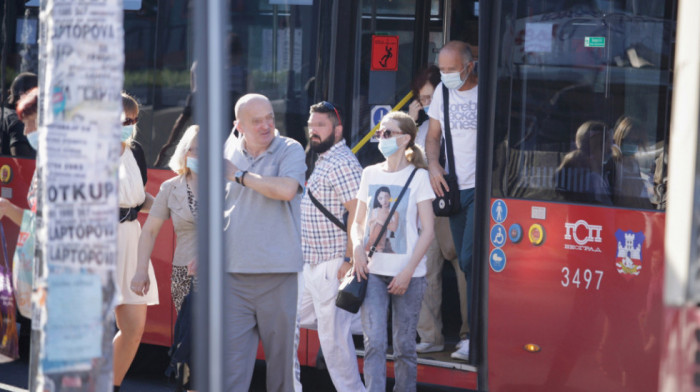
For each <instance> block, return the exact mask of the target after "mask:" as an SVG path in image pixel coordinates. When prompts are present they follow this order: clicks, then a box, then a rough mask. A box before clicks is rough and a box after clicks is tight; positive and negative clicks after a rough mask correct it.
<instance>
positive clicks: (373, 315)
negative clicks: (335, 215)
mask: <svg viewBox="0 0 700 392" xmlns="http://www.w3.org/2000/svg"><path fill="white" fill-rule="evenodd" d="M416 133H417V128H416V123H415V122H414V121H413V119H412V118H411V117H410V116H409V115H407V114H405V113H402V112H391V113H389V114H387V115H386V116H384V118H383V119H382V122H381V128H380V129H379V137H380V139H379V151H380V152H381V153H382V155H384V157H385V158H386V161H384V162H381V163H378V164H376V165H373V166H369V167H367V168H365V169H364V170H363V172H362V179H361V181H360V189H359V191H358V194H357V210H356V213H355V224H354V225H353V231H352V245H353V249H354V263H355V264H354V271H355V274H356V275H357V278H358V279H368V282H367V294H366V296H365V300H364V303H363V304H362V308H361V312H362V330H363V332H364V344H365V362H364V374H365V383H366V386H367V391H370V392H371V391H385V390H386V356H385V355H386V348H387V330H386V325H387V308H388V305H389V302H390V301H391V311H392V324H393V325H392V330H393V348H394V361H395V365H394V369H395V372H396V373H395V374H396V377H395V380H396V385H395V387H394V389H395V390H397V391H407V390H415V385H416V376H417V373H416V372H417V367H416V361H417V354H416V326H417V324H418V313H419V311H420V306H421V301H422V299H423V293H424V291H425V286H426V281H425V273H426V266H425V253H426V251H427V250H428V246H429V245H430V243H431V241H432V239H433V227H434V225H433V223H434V218H435V217H434V215H433V207H432V201H433V199H434V198H435V194H434V193H433V189H432V187H431V186H430V179H429V177H428V171H427V170H426V168H427V164H426V161H425V157H424V155H423V151H422V150H421V148H420V147H419V146H417V145H416V144H415V139H416ZM380 188H387V189H389V190H390V193H389V194H391V195H396V199H395V200H392V203H391V205H392V206H395V210H396V211H397V212H398V215H397V216H398V217H399V218H398V222H397V223H396V230H395V231H394V237H393V238H392V239H391V241H392V242H391V252H390V253H389V252H386V251H385V250H384V249H382V250H380V249H379V247H376V249H375V251H374V252H373V251H370V252H369V253H368V252H367V251H366V250H365V249H366V244H367V242H369V238H370V235H371V232H370V228H369V223H370V222H369V221H370V218H371V217H370V214H371V210H370V209H369V208H368V206H371V205H373V203H374V200H373V198H374V197H375V195H378V194H379V195H382V194H387V192H377V191H378V190H379V189H380ZM404 189H405V190H404ZM402 191H403V195H402ZM390 216H393V214H391V213H388V214H385V221H386V219H389V217H390ZM384 224H385V223H384V222H382V225H384ZM419 228H420V230H419ZM375 237H379V238H381V233H379V234H378V235H375ZM373 245H374V244H370V248H374V246H373ZM368 259H369V260H368Z"/></svg>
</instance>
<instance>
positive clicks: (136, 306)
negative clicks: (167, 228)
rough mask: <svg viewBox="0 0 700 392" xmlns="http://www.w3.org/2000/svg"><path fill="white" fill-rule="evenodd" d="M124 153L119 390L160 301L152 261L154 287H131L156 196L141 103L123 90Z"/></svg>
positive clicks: (116, 345) (119, 263)
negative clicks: (141, 132) (143, 220)
mask: <svg viewBox="0 0 700 392" xmlns="http://www.w3.org/2000/svg"><path fill="white" fill-rule="evenodd" d="M122 104H123V106H124V113H123V114H122V137H121V140H122V155H121V156H120V158H119V228H118V229H119V231H118V252H117V286H118V287H119V290H120V294H121V297H120V299H119V302H118V304H117V307H116V308H115V309H114V313H115V316H116V319H117V328H119V331H117V334H116V335H115V336H114V342H113V344H114V390H115V391H118V390H119V388H120V386H121V383H122V381H123V380H124V376H125V375H126V372H127V371H128V370H129V367H130V366H131V362H132V361H133V360H134V357H135V356H136V350H138V348H139V344H140V343H141V336H142V335H143V330H144V327H145V326H146V309H147V307H148V306H149V305H157V304H158V285H157V284H156V277H155V274H154V272H153V265H152V264H151V263H150V262H149V263H148V276H149V278H150V282H151V288H150V290H149V291H148V292H147V293H143V295H137V294H136V293H134V292H133V291H132V290H131V289H130V285H131V279H132V278H133V277H134V275H135V274H136V269H137V264H138V263H137V260H138V258H137V252H138V243H139V236H140V235H141V224H140V223H139V221H138V220H137V219H136V218H137V217H138V214H139V212H148V210H149V209H150V207H151V204H153V196H151V195H149V194H148V193H146V189H145V186H146V180H147V171H146V170H147V168H146V157H145V154H144V152H143V148H142V147H141V145H140V144H139V143H138V142H136V140H134V135H135V134H136V123H137V122H138V117H139V105H138V103H137V102H136V99H134V98H133V97H132V96H130V95H129V94H127V93H122Z"/></svg>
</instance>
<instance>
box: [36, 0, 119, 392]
mask: <svg viewBox="0 0 700 392" xmlns="http://www.w3.org/2000/svg"><path fill="white" fill-rule="evenodd" d="M122 7H123V3H122V1H120V0H101V1H99V2H69V1H65V0H62V1H61V0H47V1H45V2H42V5H41V11H40V21H41V23H40V25H41V27H40V31H39V34H40V36H41V40H40V56H39V58H40V61H41V62H42V66H41V69H42V72H43V74H42V75H41V76H40V81H39V89H40V96H39V113H40V116H39V117H40V118H39V124H38V129H39V150H38V154H37V177H38V179H39V182H40V184H41V186H40V188H39V190H40V192H39V199H38V214H37V216H38V217H39V216H40V217H41V219H37V227H36V241H37V242H36V246H37V258H36V262H37V268H36V269H35V271H36V275H35V285H34V292H33V294H32V301H33V303H34V308H33V311H32V312H33V322H32V328H33V329H36V330H37V331H39V333H38V337H33V339H32V345H35V344H36V345H40V352H39V354H38V355H39V360H38V361H37V360H36V358H34V360H33V361H32V363H34V364H36V363H38V364H39V365H38V369H36V370H35V372H36V374H37V377H36V380H34V379H32V380H31V381H30V382H31V384H30V389H31V390H43V389H44V388H45V387H47V386H49V385H51V384H52V383H53V382H55V381H56V380H61V379H63V377H64V376H65V377H72V378H76V377H77V379H79V380H82V382H81V387H80V388H81V389H79V390H81V391H82V390H85V391H87V390H89V389H90V388H93V389H94V388H95V383H94V381H95V380H98V381H97V384H98V385H101V386H102V385H107V384H111V378H110V374H109V373H105V372H103V371H101V367H102V368H108V369H111V360H112V352H111V347H112V346H111V340H112V337H113V336H114V312H113V309H112V306H113V304H114V298H115V297H116V295H117V293H116V289H115V282H114V280H115V271H116V270H115V267H116V259H117V231H118V225H119V223H118V216H117V211H118V190H117V187H118V183H117V178H118V168H119V157H120V155H121V147H120V131H121V123H120V115H121V112H122V99H121V90H122V88H123V78H124V76H123V69H124V30H123V13H124V9H123V8H122ZM32 355H34V352H32ZM104 364H109V366H104ZM32 371H34V369H32ZM88 380H91V381H90V382H87V381H88ZM89 385H92V387H90V386H89ZM101 386H100V387H98V389H99V388H102V387H101Z"/></svg>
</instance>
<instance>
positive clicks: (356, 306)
mask: <svg viewBox="0 0 700 392" xmlns="http://www.w3.org/2000/svg"><path fill="white" fill-rule="evenodd" d="M417 170H418V168H415V169H413V171H412V172H411V175H410V176H408V180H407V181H406V184H405V185H404V186H403V189H401V193H399V197H397V198H396V202H394V205H393V206H391V211H389V216H388V217H387V218H386V221H385V222H384V225H382V229H381V230H380V231H379V235H378V236H377V239H376V240H374V244H372V247H371V248H370V249H369V253H368V254H367V258H368V259H369V258H372V255H374V252H375V251H376V247H377V244H379V240H380V239H381V238H382V237H383V236H384V232H385V231H386V227H387V226H388V225H389V221H390V220H391V217H392V216H393V215H394V211H396V207H397V206H398V205H399V202H400V201H401V198H402V197H403V194H404V193H406V189H408V185H409V184H410V183H411V180H413V176H414V175H415V174H416V171H417ZM366 293H367V279H361V280H359V281H358V280H357V277H356V276H355V268H354V267H353V268H351V269H350V271H348V273H347V275H345V277H344V278H343V281H342V282H341V283H340V286H339V287H338V296H337V297H335V306H337V307H339V308H341V309H345V310H347V311H348V312H350V313H357V311H358V310H360V306H362V301H364V300H365V294H366Z"/></svg>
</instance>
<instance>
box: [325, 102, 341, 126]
mask: <svg viewBox="0 0 700 392" xmlns="http://www.w3.org/2000/svg"><path fill="white" fill-rule="evenodd" d="M321 105H323V107H324V108H326V109H328V110H332V111H334V112H335V117H336V118H338V125H343V123H342V121H340V115H339V114H338V109H336V108H335V106H333V104H332V103H330V102H328V101H323V102H321Z"/></svg>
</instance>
